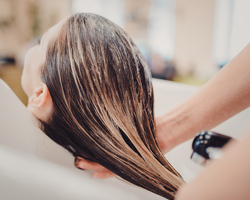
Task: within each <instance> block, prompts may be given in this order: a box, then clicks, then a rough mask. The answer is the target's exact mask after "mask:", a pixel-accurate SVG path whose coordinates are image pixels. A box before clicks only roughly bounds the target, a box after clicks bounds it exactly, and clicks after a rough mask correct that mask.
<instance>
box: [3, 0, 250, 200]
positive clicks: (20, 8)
mask: <svg viewBox="0 0 250 200" xmlns="http://www.w3.org/2000/svg"><path fill="white" fill-rule="evenodd" d="M249 10H250V1H249V0H53V1H51V0H0V115H1V116H0V158H1V159H0V199H9V200H12V199H13V200H14V199H19V200H20V199H128V198H130V199H133V200H134V199H135V200H136V199H163V198H162V197H160V196H157V195H155V194H152V193H149V192H147V191H145V190H143V189H141V188H138V187H135V186H132V185H130V184H128V183H126V182H124V181H122V180H120V179H119V178H118V179H107V180H101V181H100V180H94V179H92V178H91V173H90V172H86V171H81V170H78V169H76V168H75V167H74V164H73V163H74V158H73V157H72V156H71V155H69V154H67V152H66V151H65V150H64V149H62V148H61V147H59V146H58V145H57V144H55V143H54V142H53V141H51V140H50V139H49V138H48V137H46V136H45V135H44V134H43V133H42V132H41V131H40V129H38V128H37V127H36V126H35V125H34V123H33V121H32V119H31V118H32V117H31V116H30V114H29V113H28V112H27V111H26V105H27V102H28V99H27V97H26V95H25V93H24V92H23V90H22V87H21V74H22V69H23V65H24V58H25V54H26V53H27V51H28V49H30V48H31V47H32V46H34V45H36V44H37V42H38V40H39V38H40V37H41V36H42V35H43V33H44V32H45V31H46V30H47V29H48V28H50V27H51V26H53V25H55V24H56V23H58V22H59V21H60V20H62V19H63V18H65V17H67V16H69V15H70V14H74V13H78V12H88V13H95V14H98V15H101V16H104V17H105V18H107V19H109V20H111V21H113V22H114V23H116V24H118V25H119V26H121V27H122V28H123V29H124V30H125V31H126V32H127V33H128V35H130V36H131V37H132V39H133V41H134V42H135V44H136V45H137V46H138V48H139V49H140V51H141V53H142V54H143V56H144V57H145V59H146V61H147V63H148V66H149V68H150V70H151V73H152V77H153V86H154V93H155V115H156V116H157V115H162V114H164V113H166V112H167V111H168V110H170V109H171V108H173V107H175V106H177V105H178V104H180V103H181V102H183V101H184V100H185V99H187V98H188V97H189V96H191V95H192V94H193V93H195V92H196V91H197V90H198V89H199V88H200V87H202V86H203V85H204V84H205V83H206V82H207V81H208V80H209V79H211V78H212V77H213V76H214V75H215V74H216V73H217V72H219V71H220V70H221V68H223V66H224V65H225V64H227V63H228V62H229V61H230V60H231V59H232V58H233V57H235V56H236V55H237V54H238V53H239V52H240V51H241V50H242V49H243V48H244V47H245V46H246V45H247V44H248V43H249V36H250V26H249V23H248V22H249V21H250V12H249ZM211 98H212V97H211ZM249 116H250V110H246V111H244V112H242V113H240V114H238V115H236V116H234V117H233V118H231V119H229V120H227V121H226V122H224V123H222V124H221V125H219V126H218V127H216V128H215V129H214V131H217V132H219V133H225V134H227V135H229V136H230V137H234V138H237V137H240V136H241V134H242V133H244V132H245V131H246V130H247V129H248V130H250V129H249V128H250V127H249V125H248V122H247V120H246V119H247V118H248V119H249ZM192 153H193V149H192V141H188V142H185V143H184V144H182V145H180V146H178V147H176V148H175V149H174V150H172V151H171V152H169V153H167V154H166V157H167V159H168V160H169V161H170V162H171V164H172V165H173V166H174V167H175V168H176V169H177V170H178V171H179V172H180V173H181V174H182V176H183V177H184V179H185V181H186V182H189V181H191V180H192V179H194V178H195V177H196V176H197V175H198V174H199V173H200V172H201V171H203V170H204V168H205V166H203V165H200V164H199V163H197V162H194V160H192V159H190V156H191V155H193V154H192ZM177 158H178V159H177ZM68 183H70V184H68ZM83 197H85V198H83Z"/></svg>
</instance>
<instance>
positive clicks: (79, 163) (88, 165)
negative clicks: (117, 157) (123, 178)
mask: <svg viewBox="0 0 250 200" xmlns="http://www.w3.org/2000/svg"><path fill="white" fill-rule="evenodd" d="M75 166H76V167H77V168H79V169H83V170H85V169H89V170H96V172H94V173H93V174H92V176H93V177H94V178H99V179H104V178H111V177H115V176H117V175H116V174H114V173H113V172H111V171H109V170H107V169H106V168H105V167H103V166H102V165H99V164H97V163H95V162H91V161H88V160H85V159H83V158H80V157H76V159H75Z"/></svg>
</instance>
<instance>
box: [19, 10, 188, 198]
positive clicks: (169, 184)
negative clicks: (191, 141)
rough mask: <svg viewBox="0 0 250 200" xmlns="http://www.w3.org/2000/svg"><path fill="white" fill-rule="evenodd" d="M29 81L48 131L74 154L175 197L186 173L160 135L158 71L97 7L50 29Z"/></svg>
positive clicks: (28, 63)
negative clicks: (155, 87)
mask: <svg viewBox="0 0 250 200" xmlns="http://www.w3.org/2000/svg"><path fill="white" fill-rule="evenodd" d="M22 86H23V89H24V91H25V92H26V94H27V95H28V98H29V104H28V109H29V110H30V112H31V113H33V115H34V116H35V117H36V118H37V119H39V120H40V122H41V128H42V130H43V131H44V132H45V133H46V134H47V135H48V136H49V137H50V138H51V139H53V140H54V141H55V142H57V143H58V144H60V145H62V146H63V147H64V148H66V149H68V150H69V151H70V152H71V153H72V154H73V155H74V156H78V157H81V158H85V159H87V160H90V161H94V162H96V163H99V164H101V165H102V166H103V167H105V168H107V169H109V170H110V171H112V172H113V173H115V174H117V175H119V176H120V177H122V178H124V179H125V180H127V181H129V182H131V183H133V184H135V185H138V186H141V187H143V188H145V189H147V190H150V191H152V192H154V193H156V194H159V195H161V196H163V197H166V198H169V199H173V198H174V196H175V194H176V192H177V190H178V188H179V186H180V185H181V184H182V183H183V180H182V178H181V176H180V175H179V173H178V172H177V171H176V170H175V169H174V168H173V167H172V166H171V165H170V164H169V163H168V161H167V160H166V158H165V157H164V155H163V154H162V152H161V151H160V149H159V147H158V144H157V141H156V139H155V125H154V110H153V88H152V83H151V75H150V72H149V69H148V66H147V64H146V61H145V60H144V58H143V56H142V55H141V53H140V52H139V50H138V48H137V47H136V46H135V44H134V43H133V41H132V40H131V39H130V37H129V36H128V35H127V34H126V33H125V32H124V31H123V30H122V29H121V28H119V27H118V26H117V25H115V24H113V23H112V22H110V21H109V20H107V19H105V18H103V17H100V16H98V15H94V14H76V15H73V16H71V17H69V18H66V19H64V20H62V21H61V22H60V23H58V24H57V25H56V26H54V27H52V28H51V29H49V31H48V32H46V33H45V34H44V36H43V37H42V40H41V43H40V44H39V45H37V46H35V47H33V48H32V49H31V50H30V51H29V52H28V53H27V55H26V59H25V67H24V70H23V76H22Z"/></svg>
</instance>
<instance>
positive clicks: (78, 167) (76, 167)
mask: <svg viewBox="0 0 250 200" xmlns="http://www.w3.org/2000/svg"><path fill="white" fill-rule="evenodd" d="M76 168H78V169H80V170H85V169H82V168H80V167H76Z"/></svg>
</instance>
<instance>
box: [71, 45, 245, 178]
mask: <svg viewBox="0 0 250 200" xmlns="http://www.w3.org/2000/svg"><path fill="white" fill-rule="evenodd" d="M249 54H250V44H248V45H247V46H246V47H245V48H244V49H243V50H242V52H240V53H239V55H237V56H236V57H235V58H234V59H233V60H232V61H230V62H229V63H228V64H227V65H226V66H224V67H223V68H222V69H221V70H220V72H218V73H217V74H216V75H215V76H214V77H213V78H212V79H211V80H209V81H208V82H207V83H206V84H205V85H204V86H203V87H202V88H201V89H200V90H199V91H198V92H197V93H196V94H194V95H193V96H192V97H190V98H189V99H187V100H186V101H185V102H183V103H182V104H181V105H179V106H177V107H176V108H174V109H173V110H171V111H170V112H168V113H166V114H165V115H164V116H161V117H157V118H156V129H157V139H158V143H159V145H160V148H161V150H162V151H163V152H164V153H167V152H168V151H170V150H171V149H173V148H174V147H176V146H177V145H179V144H181V143H183V142H185V141H187V140H189V139H192V138H193V137H195V134H196V133H198V132H200V131H202V130H209V129H212V128H214V127H215V126H217V125H219V124H220V123H222V122H224V121H225V120H227V119H229V118H230V117H232V116H234V115H236V114H237V113H239V112H241V111H242V110H244V109H246V108H248V107H249V106H250V78H249V77H250V70H249V63H250V57H249ZM201 102H202V103H201ZM166 130H168V132H166ZM76 166H77V167H80V168H82V169H90V170H91V169H94V168H95V169H97V166H96V164H95V163H90V162H86V161H85V160H83V159H81V160H80V161H79V162H77V163H76ZM92 166H94V168H93V167H92ZM106 175H107V176H106ZM111 176H112V174H111V173H109V174H108V173H107V172H105V173H102V170H99V171H98V169H97V171H96V172H95V177H98V178H109V177H111ZM113 176H115V175H114V174H113Z"/></svg>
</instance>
